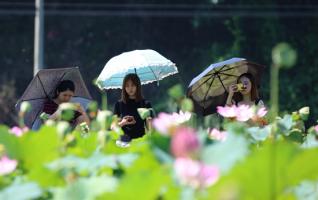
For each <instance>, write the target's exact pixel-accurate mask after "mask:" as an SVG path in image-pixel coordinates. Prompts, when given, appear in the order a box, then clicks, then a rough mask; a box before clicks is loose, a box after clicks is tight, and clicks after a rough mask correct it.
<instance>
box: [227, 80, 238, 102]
mask: <svg viewBox="0 0 318 200" xmlns="http://www.w3.org/2000/svg"><path fill="white" fill-rule="evenodd" d="M235 92H238V88H237V84H234V83H233V84H231V85H230V86H229V95H228V96H227V99H226V105H228V106H231V105H233V102H232V98H233V95H234V93H235Z"/></svg>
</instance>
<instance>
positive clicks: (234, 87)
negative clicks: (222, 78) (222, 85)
mask: <svg viewBox="0 0 318 200" xmlns="http://www.w3.org/2000/svg"><path fill="white" fill-rule="evenodd" d="M237 91H238V88H237V84H234V83H233V84H231V85H230V86H229V94H234V93H235V92H237Z"/></svg>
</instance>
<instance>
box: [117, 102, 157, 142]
mask: <svg viewBox="0 0 318 200" xmlns="http://www.w3.org/2000/svg"><path fill="white" fill-rule="evenodd" d="M138 108H152V107H151V104H150V102H149V101H146V100H144V99H143V100H141V101H139V102H136V101H135V100H134V99H128V101H127V102H126V103H124V102H123V101H117V102H116V104H115V108H114V114H115V115H117V116H118V117H119V118H123V117H125V116H127V115H130V116H133V117H134V118H135V120H136V124H133V125H126V126H123V127H122V129H123V131H124V133H125V134H127V135H129V136H130V137H131V138H138V137H142V136H143V135H144V134H145V120H142V119H141V117H140V116H139V113H138V111H137V109H138ZM151 117H153V113H152V112H151Z"/></svg>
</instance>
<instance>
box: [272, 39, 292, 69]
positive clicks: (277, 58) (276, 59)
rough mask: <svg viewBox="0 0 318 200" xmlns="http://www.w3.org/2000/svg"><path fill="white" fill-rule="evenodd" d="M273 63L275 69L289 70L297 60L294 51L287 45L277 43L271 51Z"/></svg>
mask: <svg viewBox="0 0 318 200" xmlns="http://www.w3.org/2000/svg"><path fill="white" fill-rule="evenodd" d="M272 59H273V63H274V64H275V66H277V67H283V68H291V67H292V66H294V65H295V63H296V60H297V53H296V51H295V50H294V49H293V48H292V47H291V46H290V45H289V44H287V43H279V44H278V45H276V46H275V47H274V49H273V51H272Z"/></svg>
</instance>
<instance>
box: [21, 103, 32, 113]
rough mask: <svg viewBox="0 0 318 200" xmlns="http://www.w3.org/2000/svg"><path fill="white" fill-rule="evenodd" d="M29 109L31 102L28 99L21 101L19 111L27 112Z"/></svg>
mask: <svg viewBox="0 0 318 200" xmlns="http://www.w3.org/2000/svg"><path fill="white" fill-rule="evenodd" d="M30 110H31V104H30V102H28V101H23V102H22V103H21V106H20V112H22V113H27V112H29V111H30Z"/></svg>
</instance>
